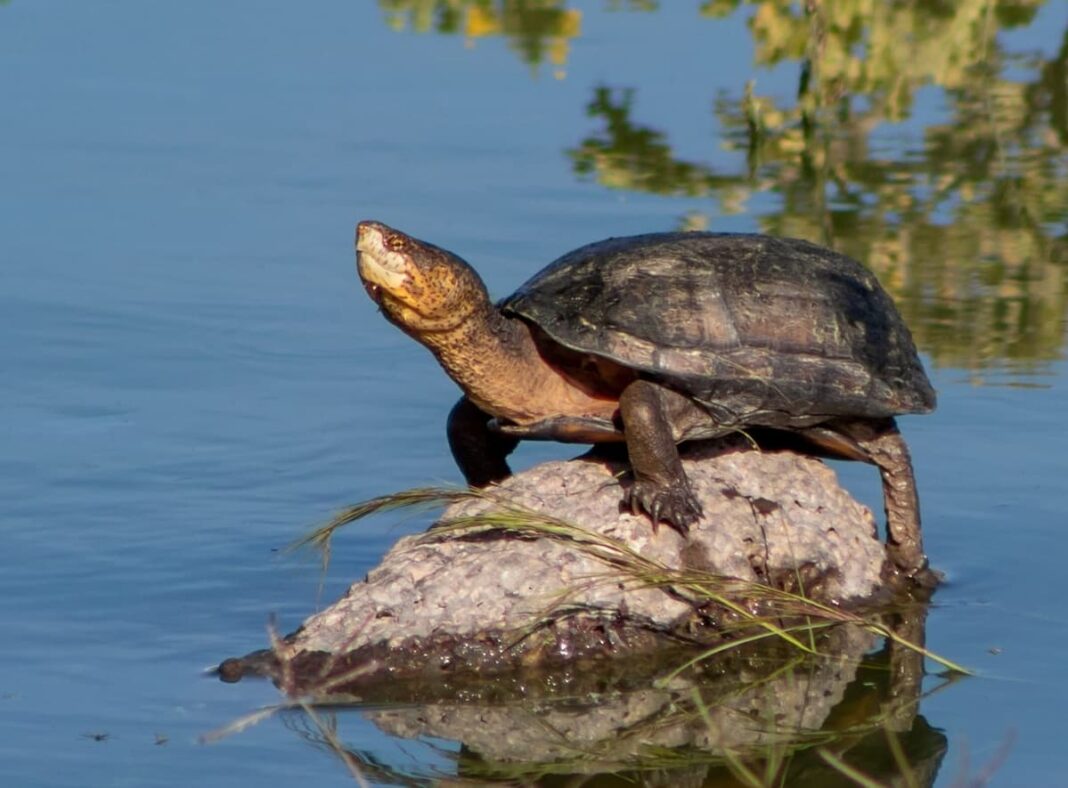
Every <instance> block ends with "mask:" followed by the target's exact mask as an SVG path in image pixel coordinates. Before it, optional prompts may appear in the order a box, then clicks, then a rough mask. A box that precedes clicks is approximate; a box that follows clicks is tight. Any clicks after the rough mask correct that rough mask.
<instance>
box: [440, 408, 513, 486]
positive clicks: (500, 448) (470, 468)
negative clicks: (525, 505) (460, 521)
mask: <svg viewBox="0 0 1068 788" xmlns="http://www.w3.org/2000/svg"><path fill="white" fill-rule="evenodd" d="M490 419H491V416H490V415H489V414H487V413H485V412H484V411H483V410H481V409H480V408H479V407H478V406H477V405H475V404H474V403H473V402H471V400H469V399H468V398H467V397H461V398H460V401H459V402H457V403H456V404H455V405H454V406H453V408H452V410H451V411H450V412H449V421H448V426H447V430H448V435H449V448H450V449H452V456H453V459H454V460H456V464H457V465H459V466H460V471H461V473H463V475H464V479H466V480H467V483H468V484H469V485H471V486H472V487H485V486H486V485H489V484H492V483H494V482H499V481H501V480H502V479H507V478H508V477H509V476H511V475H512V469H511V468H509V467H508V462H507V460H506V458H507V457H508V455H509V454H511V453H512V451H513V450H514V449H515V447H516V445H517V444H518V443H519V441H518V440H517V439H515V438H510V437H508V436H507V435H501V434H500V433H497V432H494V431H493V430H491V429H490V428H489V422H490Z"/></svg>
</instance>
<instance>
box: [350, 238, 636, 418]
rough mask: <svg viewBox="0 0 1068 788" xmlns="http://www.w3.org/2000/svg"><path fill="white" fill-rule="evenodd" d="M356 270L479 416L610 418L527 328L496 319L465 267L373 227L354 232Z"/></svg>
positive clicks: (611, 406) (609, 407) (603, 402)
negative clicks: (548, 357)
mask: <svg viewBox="0 0 1068 788" xmlns="http://www.w3.org/2000/svg"><path fill="white" fill-rule="evenodd" d="M356 249H357V253H358V256H357V264H358V268H359V272H360V277H361V279H362V280H363V282H364V285H365V287H366V288H367V292H368V294H369V295H370V296H371V298H372V299H373V300H374V301H375V302H376V303H378V304H379V305H380V306H381V307H382V311H383V313H385V315H386V317H388V318H389V320H390V321H391V322H393V323H395V324H396V325H397V326H398V327H400V328H401V329H402V330H403V331H404V332H405V333H406V334H408V335H409V336H411V337H412V338H413V339H416V340H418V341H419V342H420V343H422V344H423V345H426V347H427V348H429V349H430V352H431V353H433V354H434V356H435V357H436V358H437V359H438V361H439V362H440V363H441V366H442V367H443V368H444V369H445V371H446V372H447V373H448V375H449V377H451V378H452V379H453V380H455V381H456V382H457V383H458V384H459V386H460V388H462V389H463V390H464V393H465V394H466V395H467V396H468V398H469V399H470V400H471V401H472V402H474V403H475V405H477V406H478V407H479V408H481V409H482V410H483V411H485V412H486V413H489V414H490V415H492V416H496V417H498V418H500V419H506V420H508V421H511V422H515V423H516V424H521V425H522V424H530V423H532V422H537V421H540V420H542V419H545V418H549V417H552V416H599V417H602V418H606V419H610V418H612V415H613V413H614V412H615V410H616V407H617V403H616V401H615V400H614V399H612V398H610V397H609V398H600V397H596V396H593V395H592V394H591V393H589V392H588V391H586V390H585V389H584V388H583V387H581V386H580V385H579V384H577V383H576V382H575V381H573V380H571V379H570V378H568V377H567V376H566V375H564V374H562V373H561V372H560V371H559V370H558V369H557V368H556V367H555V366H553V365H551V364H549V363H547V362H546V361H545V359H543V358H542V356H541V354H540V353H539V352H538V348H537V346H536V344H535V342H534V340H533V339H532V337H531V333H530V329H529V328H528V327H527V326H526V324H524V323H523V322H522V321H521V320H518V319H510V318H507V317H505V316H503V315H502V314H500V313H499V312H498V311H497V309H496V308H495V307H494V306H493V304H492V303H491V302H490V300H489V295H488V294H487V293H486V288H485V285H483V284H482V280H481V279H480V278H479V276H478V274H476V273H475V271H474V269H472V268H471V267H470V266H469V265H468V264H467V263H465V262H464V261H463V260H461V259H460V258H458V257H456V256H455V255H453V254H452V253H450V252H447V251H445V250H444V249H439V248H438V247H436V246H433V245H431V244H427V243H424V242H422V241H418V240H416V239H414V238H412V237H411V236H408V235H405V234H404V233H401V232H399V231H397V230H394V229H392V228H390V227H387V226H386V225H383V224H381V223H378V222H361V223H360V225H359V228H358V230H357V240H356Z"/></svg>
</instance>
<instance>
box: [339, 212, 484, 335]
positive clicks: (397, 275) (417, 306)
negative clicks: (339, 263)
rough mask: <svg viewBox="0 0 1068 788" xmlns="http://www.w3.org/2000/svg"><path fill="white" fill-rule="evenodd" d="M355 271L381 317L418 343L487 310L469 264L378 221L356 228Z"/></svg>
mask: <svg viewBox="0 0 1068 788" xmlns="http://www.w3.org/2000/svg"><path fill="white" fill-rule="evenodd" d="M356 267H357V269H358V270H359V272H360V279H362V280H363V285H364V287H365V288H366V290H367V293H368V295H370V296H371V299H372V300H373V301H374V302H375V303H376V304H378V305H379V306H380V307H381V308H382V312H383V313H384V314H385V315H386V317H387V318H389V320H390V321H391V322H393V323H395V324H396V325H398V326H399V327H400V328H401V329H402V330H403V331H405V332H406V333H408V334H411V335H412V336H414V337H415V338H417V339H419V338H423V337H427V335H429V334H433V333H436V332H442V331H451V330H453V329H456V328H457V327H459V326H460V325H461V324H462V323H464V322H465V321H467V320H468V319H470V318H472V317H475V316H477V315H479V314H481V313H485V311H486V310H487V309H488V308H489V307H490V306H491V304H490V300H489V294H488V293H487V292H486V286H485V285H484V284H483V283H482V279H481V278H480V277H479V275H478V274H477V273H476V272H475V270H474V269H473V268H472V267H471V266H469V265H468V264H467V263H465V262H464V261H463V260H461V259H460V258H459V257H457V256H456V255H454V254H452V252H448V251H446V250H444V249H440V248H438V247H436V246H433V245H431V244H428V243H424V242H422V241H419V240H416V239H415V238H412V237H411V236H410V235H405V234H404V233H402V232H400V231H399V230H394V229H393V228H391V227H387V226H386V225H384V224H381V223H379V222H360V223H359V225H357V227H356Z"/></svg>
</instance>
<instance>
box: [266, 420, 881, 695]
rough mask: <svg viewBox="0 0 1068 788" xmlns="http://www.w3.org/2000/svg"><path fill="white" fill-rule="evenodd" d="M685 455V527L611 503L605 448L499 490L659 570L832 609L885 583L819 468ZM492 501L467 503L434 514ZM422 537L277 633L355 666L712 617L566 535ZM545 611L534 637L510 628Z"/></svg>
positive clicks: (855, 522) (625, 643)
mask: <svg viewBox="0 0 1068 788" xmlns="http://www.w3.org/2000/svg"><path fill="white" fill-rule="evenodd" d="M683 456H684V465H685V466H686V472H687V474H688V476H689V478H690V479H691V481H692V483H693V486H694V489H695V493H696V494H697V496H698V498H699V500H700V501H701V504H702V506H703V507H704V517H703V519H702V520H701V521H700V522H699V523H697V524H696V525H695V526H693V527H692V528H691V531H690V534H689V537H688V538H684V537H682V536H680V535H679V534H678V533H676V532H675V531H673V530H672V529H671V528H669V527H667V526H661V527H660V528H659V529H658V530H656V531H654V530H653V529H652V528H651V527H650V523H649V520H648V518H647V517H645V516H644V515H639V516H633V515H631V514H629V513H626V512H620V510H619V509H620V505H619V502H620V497H621V487H620V481H619V478H618V477H619V476H620V475H621V474H622V473H623V472H624V471H625V469H626V466H623V465H619V464H616V463H612V462H606V461H604V460H602V459H595V458H579V459H576V460H571V461H567V462H549V463H545V464H543V465H539V466H537V467H534V468H531V469H529V470H526V471H523V472H522V473H519V474H516V475H515V476H513V477H511V478H509V479H508V480H506V481H505V482H504V483H503V484H501V485H500V487H499V488H498V489H497V490H496V492H495V494H496V495H497V496H498V497H499V498H501V499H505V500H507V501H509V502H511V503H514V504H518V505H520V506H522V507H525V508H527V509H530V510H533V511H536V512H540V513H545V514H549V515H552V516H553V517H556V518H561V519H566V520H568V521H570V522H573V523H575V524H576V525H578V526H581V527H582V528H584V529H588V530H590V531H594V532H597V533H599V534H602V535H603V536H606V537H610V538H612V539H616V540H619V541H621V542H623V543H624V544H626V545H627V546H629V548H630V549H631V550H633V551H635V552H636V553H638V554H640V555H641V556H643V557H644V558H646V559H649V560H651V561H654V562H656V563H657V564H659V565H662V566H664V567H668V568H672V569H697V570H702V571H704V572H709V573H714V574H717V575H725V576H730V577H735V578H740V579H742V580H747V581H754V582H760V583H765V584H769V585H773V586H776V587H780V588H787V589H790V590H803V591H804V593H805V594H806V595H807V596H809V597H811V598H814V599H818V600H820V601H824V602H829V603H833V604H840V603H848V602H854V601H862V600H870V599H872V598H873V597H876V596H879V595H880V594H881V593H883V591H884V590H885V589H884V585H883V578H884V577H886V576H887V575H886V572H887V571H888V570H887V567H888V566H889V564H888V563H887V559H886V552H885V549H884V547H883V544H882V542H881V541H880V540H879V538H878V534H877V529H876V525H875V520H874V518H873V516H872V514H871V512H870V511H869V510H868V509H867V508H866V507H864V506H862V505H861V504H859V503H857V501H855V500H854V499H853V498H852V497H850V496H849V494H848V493H846V492H845V491H844V490H843V489H842V488H841V487H840V486H839V485H838V482H837V478H836V476H835V474H834V472H833V471H832V470H831V469H830V468H828V467H827V466H826V465H824V464H823V463H821V462H820V461H818V460H816V459H813V458H810V457H805V456H800V455H797V454H794V453H792V452H786V451H783V452H760V451H756V450H750V449H748V448H747V447H746V446H745V444H744V443H743V442H741V441H740V440H737V441H734V442H728V443H727V444H726V445H725V444H723V443H717V444H704V445H698V446H691V447H687V449H686V451H685V452H684V455H683ZM624 483H625V482H624ZM491 506H494V503H493V502H492V501H489V500H482V499H469V500H466V501H463V502H461V503H460V504H458V505H455V506H453V507H451V508H449V509H448V510H447V511H445V512H444V514H443V515H442V517H441V520H440V521H439V522H443V523H447V522H448V521H450V520H453V519H455V518H458V517H466V516H470V515H473V514H477V513H479V512H481V511H485V510H486V509H487V508H489V507H491ZM433 534H434V531H433V530H432V531H431V532H430V533H429V534H421V535H417V536H409V537H406V538H404V539H401V540H400V541H399V542H398V543H397V544H396V545H395V546H394V547H393V549H391V550H390V551H389V553H387V554H386V556H385V557H384V558H383V560H382V562H381V564H380V565H379V566H378V567H377V568H376V569H374V570H372V571H371V572H370V574H369V575H368V576H367V578H366V579H365V580H362V581H360V582H357V583H354V584H353V585H352V586H351V588H350V589H349V591H348V593H347V594H346V595H345V596H344V597H343V598H342V599H340V600H339V601H338V602H336V603H335V604H333V605H332V606H330V607H329V608H327V609H325V610H323V611H321V612H319V613H317V614H315V615H314V616H312V617H311V618H309V619H308V620H307V621H306V622H305V623H304V625H303V627H302V628H301V629H300V630H299V631H298V632H296V633H294V634H293V635H292V636H290V638H288V639H287V652H288V653H289V654H290V656H294V657H297V658H300V657H302V656H311V655H319V657H324V656H326V655H332V658H337V657H339V656H342V655H345V656H346V657H347V659H346V661H345V666H346V667H347V668H351V667H353V666H354V665H362V668H363V672H364V673H366V674H367V675H375V674H377V673H379V672H380V671H383V670H385V671H389V672H391V673H392V674H394V675H397V674H404V673H409V672H413V671H414V672H419V671H424V672H425V671H426V670H430V669H431V667H430V666H432V667H433V669H434V670H449V671H451V670H453V669H458V668H471V669H475V670H487V669H499V668H505V667H508V666H515V665H521V664H526V665H529V664H539V663H542V662H554V661H555V662H560V661H567V660H568V659H570V658H577V657H582V656H590V655H594V654H596V655H603V654H605V653H624V652H627V651H628V650H631V649H645V648H650V647H653V646H655V645H656V644H657V643H663V642H669V641H672V639H674V642H678V639H679V638H680V637H683V638H689V639H691V642H692V640H694V639H696V640H700V639H701V637H702V630H708V629H709V626H708V625H709V624H711V625H712V627H711V628H713V629H714V627H715V624H716V621H715V619H714V616H715V613H714V612H710V611H709V610H708V609H707V608H704V609H699V608H700V605H699V604H695V602H694V601H692V600H691V599H690V598H689V597H688V596H687V595H686V594H685V593H677V592H676V591H675V590H673V589H670V588H667V589H665V588H643V587H640V586H639V585H638V584H636V583H634V582H626V581H625V580H623V579H621V578H620V576H619V573H618V572H617V571H613V570H612V568H611V567H609V566H607V565H606V564H605V563H604V562H603V561H601V560H599V559H597V558H596V557H593V556H591V555H590V554H588V553H587V552H585V551H583V550H582V549H580V548H578V547H577V546H575V545H574V544H572V543H569V542H567V541H561V540H558V539H552V538H519V537H517V536H515V535H507V534H506V535H495V536H492V537H487V536H486V535H485V534H482V535H481V536H479V537H477V538H475V537H471V538H462V537H459V536H458V535H457V534H456V533H455V532H442V533H441V536H440V538H433ZM428 536H429V537H431V538H428ZM554 611H555V612H554ZM561 611H562V612H561ZM550 614H551V617H552V622H551V623H550V624H544V625H543V626H542V627H541V628H540V629H538V630H537V636H535V637H523V636H522V635H523V634H525V633H528V632H529V629H530V627H532V626H533V625H534V624H535V623H536V622H538V621H542V622H543V623H544V621H545V620H546V619H545V617H546V616H547V615H550ZM250 656H251V655H250ZM339 664H340V663H339Z"/></svg>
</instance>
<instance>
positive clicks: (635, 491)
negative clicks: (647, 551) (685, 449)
mask: <svg viewBox="0 0 1068 788" xmlns="http://www.w3.org/2000/svg"><path fill="white" fill-rule="evenodd" d="M665 395H666V392H665V391H664V389H663V388H662V387H661V386H658V385H657V384H655V383H651V382H650V381H647V380H637V381H635V382H633V383H631V384H630V385H629V386H627V387H626V388H625V389H624V390H623V393H622V394H621V395H620V397H619V413H620V416H621V418H622V419H623V434H624V436H625V438H626V441H627V454H628V455H629V457H630V464H631V468H633V470H634V481H633V483H632V484H631V485H630V487H629V488H627V490H626V492H625V493H624V496H623V505H624V506H625V507H627V508H629V509H630V511H631V513H632V514H633V513H636V512H637V510H638V509H642V510H644V511H645V512H646V513H648V515H649V517H650V519H651V520H652V521H653V531H654V532H655V531H656V530H657V526H658V525H659V524H660V522H661V521H663V522H665V523H667V524H668V525H670V526H671V527H672V528H674V529H675V530H676V531H678V532H679V533H680V534H682V535H683V536H685V535H686V534H687V533H689V530H690V526H691V525H692V524H693V523H695V522H696V521H697V520H698V518H700V517H701V514H702V511H701V504H700V503H699V502H698V501H697V498H696V497H695V496H694V494H693V490H692V489H690V480H689V479H687V478H686V472H685V471H684V470H683V468H682V460H680V459H679V450H678V447H677V446H676V445H675V436H674V431H673V430H672V428H671V420H670V408H669V405H668V402H667V401H666V400H667V397H666V396H665Z"/></svg>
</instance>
